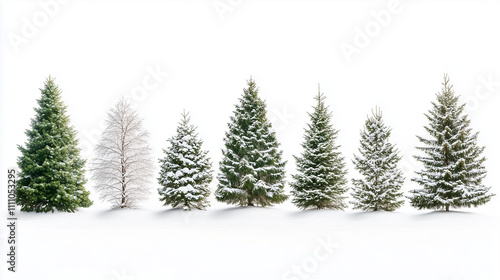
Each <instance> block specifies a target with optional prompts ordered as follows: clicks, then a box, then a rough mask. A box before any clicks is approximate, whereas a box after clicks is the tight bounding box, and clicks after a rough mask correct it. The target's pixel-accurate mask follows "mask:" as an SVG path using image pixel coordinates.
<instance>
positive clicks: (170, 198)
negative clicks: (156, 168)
mask: <svg viewBox="0 0 500 280" xmlns="http://www.w3.org/2000/svg"><path fill="white" fill-rule="evenodd" d="M189 121H190V117H189V116H188V114H187V113H185V112H184V113H183V114H182V120H181V121H180V122H179V126H178V127H177V134H176V135H175V136H173V137H172V138H170V139H169V140H168V142H169V144H170V147H169V148H168V149H164V150H163V152H164V153H165V156H164V157H163V158H162V159H160V163H161V170H160V177H159V178H158V183H159V184H160V185H161V186H162V187H161V188H159V189H158V193H159V195H160V201H163V202H164V205H171V206H172V207H177V206H179V205H182V206H183V208H184V210H191V209H192V208H196V209H200V210H204V209H205V208H206V207H208V206H210V203H209V202H208V196H209V195H210V188H209V184H210V182H211V181H212V169H211V168H212V163H211V161H210V158H209V157H207V154H208V151H204V150H202V144H203V141H201V140H200V139H199V138H198V134H197V133H196V127H195V126H194V125H192V124H190V123H189Z"/></svg>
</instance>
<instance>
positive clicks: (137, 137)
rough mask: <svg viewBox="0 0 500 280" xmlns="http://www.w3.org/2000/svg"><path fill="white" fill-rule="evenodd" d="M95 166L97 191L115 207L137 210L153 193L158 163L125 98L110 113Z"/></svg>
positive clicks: (135, 115)
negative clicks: (142, 201) (136, 207)
mask: <svg viewBox="0 0 500 280" xmlns="http://www.w3.org/2000/svg"><path fill="white" fill-rule="evenodd" d="M91 164H92V167H91V170H90V171H91V174H92V176H91V179H92V180H93V182H94V183H95V184H96V185H95V189H96V191H97V192H98V193H99V195H100V198H101V199H102V200H105V201H108V202H111V203H112V204H113V207H120V208H125V207H135V206H137V203H138V202H139V201H141V200H145V199H147V197H148V195H149V194H150V192H151V188H150V184H151V181H152V178H153V174H154V173H153V166H154V162H153V159H152V155H151V148H150V146H149V133H148V132H147V131H146V130H145V129H144V128H143V126H142V119H141V118H139V115H138V114H137V112H136V111H135V110H134V109H133V108H132V106H131V104H130V102H128V101H127V100H126V99H125V98H124V97H122V98H121V99H120V100H119V101H118V102H117V103H116V105H115V106H114V107H112V108H111V110H110V112H109V113H108V118H107V120H106V128H105V129H104V131H103V133H102V136H101V138H100V140H99V143H98V144H97V145H96V147H95V158H94V159H93V161H92V163H91Z"/></svg>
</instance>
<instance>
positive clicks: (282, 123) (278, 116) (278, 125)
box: [269, 106, 296, 132]
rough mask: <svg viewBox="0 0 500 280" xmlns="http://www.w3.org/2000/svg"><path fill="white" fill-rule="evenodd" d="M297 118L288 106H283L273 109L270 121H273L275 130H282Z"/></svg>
mask: <svg viewBox="0 0 500 280" xmlns="http://www.w3.org/2000/svg"><path fill="white" fill-rule="evenodd" d="M295 118H296V115H295V114H291V113H290V112H289V111H288V107H287V106H283V107H281V109H277V108H275V109H274V110H272V111H271V115H270V117H269V121H270V122H271V124H272V126H273V129H274V131H275V132H282V131H284V130H285V129H286V127H287V126H288V125H290V124H291V123H292V122H293V120H294V119H295Z"/></svg>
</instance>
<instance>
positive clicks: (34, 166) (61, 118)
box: [16, 77, 92, 212]
mask: <svg viewBox="0 0 500 280" xmlns="http://www.w3.org/2000/svg"><path fill="white" fill-rule="evenodd" d="M40 91H41V93H42V96H41V98H40V99H39V100H38V106H39V107H38V108H36V109H35V112H36V116H35V118H34V119H32V120H31V128H30V129H28V130H26V136H27V137H28V141H27V142H26V143H25V146H24V147H22V146H18V148H19V150H20V151H21V156H20V157H19V158H18V162H17V164H18V166H19V169H20V170H21V172H20V173H19V179H18V180H17V185H18V188H17V191H16V193H17V198H16V202H17V204H18V205H20V206H21V211H27V212H31V211H35V212H49V211H51V212H54V210H58V211H65V212H75V210H77V208H78V207H89V206H90V205H92V202H91V201H90V199H89V192H88V191H86V190H85V188H84V185H85V183H86V182H87V180H86V179H85V170H84V166H85V160H83V159H82V158H81V157H80V148H78V140H77V138H76V134H77V133H76V130H75V129H74V128H73V127H72V126H71V125H70V119H69V117H68V116H67V115H66V106H65V105H64V103H63V102H62V100H61V91H60V90H59V88H58V87H57V85H56V84H55V83H54V79H53V78H52V77H49V78H48V79H47V80H46V81H45V83H44V88H43V89H40Z"/></svg>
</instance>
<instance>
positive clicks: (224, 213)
mask: <svg viewBox="0 0 500 280" xmlns="http://www.w3.org/2000/svg"><path fill="white" fill-rule="evenodd" d="M252 210H257V211H272V210H273V208H271V207H262V206H233V207H229V208H224V209H219V210H212V211H211V212H212V213H211V214H212V215H213V216H216V217H224V216H228V215H233V214H234V213H239V214H242V212H246V213H250V211H252ZM274 210H275V209H274Z"/></svg>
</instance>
